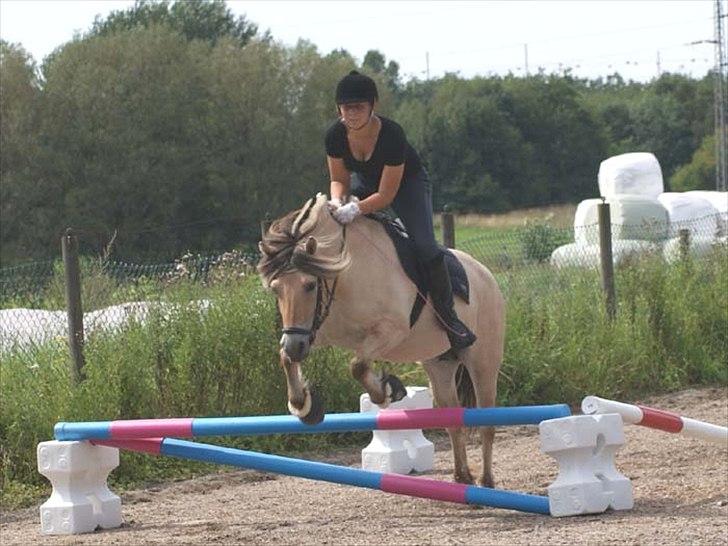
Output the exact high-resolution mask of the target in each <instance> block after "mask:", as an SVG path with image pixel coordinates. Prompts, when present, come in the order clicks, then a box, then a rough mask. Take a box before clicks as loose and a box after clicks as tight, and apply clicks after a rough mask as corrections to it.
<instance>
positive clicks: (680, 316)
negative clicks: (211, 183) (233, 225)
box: [0, 250, 728, 506]
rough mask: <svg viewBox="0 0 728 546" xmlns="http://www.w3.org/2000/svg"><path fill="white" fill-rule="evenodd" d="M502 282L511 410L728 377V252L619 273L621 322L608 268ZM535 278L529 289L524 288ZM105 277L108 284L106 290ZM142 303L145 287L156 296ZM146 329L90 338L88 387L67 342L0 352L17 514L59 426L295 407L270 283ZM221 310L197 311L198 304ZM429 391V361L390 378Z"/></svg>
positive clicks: (329, 396) (138, 466)
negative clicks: (38, 453) (605, 295)
mask: <svg viewBox="0 0 728 546" xmlns="http://www.w3.org/2000/svg"><path fill="white" fill-rule="evenodd" d="M525 272H526V270H522V271H520V272H519V271H517V270H513V271H508V272H504V273H502V274H499V281H500V282H501V285H502V286H503V288H504V291H505V293H506V296H507V301H508V310H507V311H508V317H507V334H506V335H507V339H506V353H505V359H504V363H503V367H502V374H501V378H500V382H499V403H500V404H504V405H513V404H529V403H547V402H567V403H572V404H574V403H577V402H578V401H579V400H580V399H581V397H583V396H584V395H586V394H589V393H597V394H600V395H604V396H615V397H624V398H626V399H629V398H632V397H639V396H643V395H645V394H647V393H649V392H656V391H665V390H670V389H676V388H679V387H683V386H686V385H690V384H699V383H711V384H715V383H718V384H726V383H727V382H728V367H727V366H726V355H727V354H728V290H726V283H727V281H728V259H726V254H725V251H724V250H721V251H716V253H715V255H713V256H711V257H710V258H707V259H702V260H700V261H688V262H684V263H681V264H677V265H674V266H667V265H665V264H664V263H662V262H661V261H658V260H656V259H655V260H651V259H648V260H644V261H640V262H635V263H632V264H630V265H628V266H626V267H623V268H621V269H619V270H618V271H617V297H618V313H617V318H616V320H615V321H614V322H610V321H608V320H607V319H606V318H605V317H606V314H605V312H604V308H603V300H602V296H601V291H600V288H599V278H598V275H597V273H596V272H593V271H589V270H571V271H564V270H561V271H555V270H553V269H551V268H550V267H549V266H546V265H538V266H531V267H529V268H528V278H527V280H524V279H526V276H525ZM521 281H522V282H521ZM98 282H99V283H101V282H102V281H98ZM144 292H145V295H146V294H147V293H148V291H146V290H145V291H144ZM161 293H162V294H163V296H162V298H163V300H164V302H165V303H166V304H167V305H165V306H160V307H159V308H158V309H157V310H156V311H154V312H153V313H151V315H150V316H149V317H148V318H147V320H146V321H145V322H144V324H140V323H139V322H133V321H132V322H129V323H127V324H126V325H125V327H124V328H123V329H122V330H121V331H115V332H110V331H106V332H104V331H98V332H96V333H95V334H94V335H92V336H91V337H90V338H89V339H88V340H87V344H86V348H85V354H86V373H87V379H86V381H85V382H84V383H83V384H82V385H81V386H80V387H77V388H74V387H73V386H72V380H71V375H70V369H71V367H70V363H69V357H68V350H67V347H66V344H65V340H62V339H59V340H55V341H53V342H51V343H48V344H46V345H44V346H42V347H39V348H37V349H36V350H35V351H34V352H33V353H27V352H14V353H5V354H2V355H0V379H1V380H0V400H1V401H2V411H1V412H0V473H1V474H0V486H1V487H2V498H0V502H2V503H3V504H4V505H5V506H11V505H15V504H17V503H18V502H21V501H22V499H23V498H25V493H26V492H27V491H28V490H30V491H31V493H33V492H34V491H37V488H38V487H39V486H41V485H42V484H43V483H44V482H43V480H42V478H40V476H38V474H37V472H36V462H35V446H36V444H37V443H38V442H40V441H44V440H48V439H50V438H51V437H52V427H53V425H54V423H56V422H57V421H75V420H111V419H120V418H125V419H127V418H136V417H168V416H233V415H260V414H279V413H285V412H286V391H285V378H284V375H283V373H282V371H281V370H280V369H279V365H278V361H277V351H278V345H277V341H278V336H279V333H278V330H277V325H276V312H275V304H274V301H273V299H272V297H271V296H270V295H269V294H267V293H265V292H264V291H263V290H262V288H261V286H260V282H259V280H258V279H257V277H255V276H253V275H248V276H244V277H240V276H239V275H234V276H229V277H225V278H224V279H223V280H222V281H221V282H218V283H211V284H209V285H201V284H199V283H192V282H180V283H175V284H173V285H172V286H167V287H166V288H165V289H164V290H163V291H162V292H161ZM203 299H204V300H208V301H209V302H211V303H210V305H209V306H207V307H203V311H200V305H199V304H197V303H196V304H194V305H193V304H191V303H190V302H199V301H200V300H203ZM347 361H348V355H347V354H346V352H345V351H342V350H337V349H321V350H316V351H314V352H313V354H312V355H311V357H309V359H308V360H307V362H306V364H305V367H304V370H305V374H306V375H307V377H308V378H309V379H310V381H311V382H312V383H314V384H316V385H317V386H318V387H319V389H320V391H321V394H322V396H323V398H324V400H325V403H326V409H327V410H328V411H332V412H340V411H356V410H357V406H358V396H359V393H360V392H361V387H360V386H359V385H358V384H357V383H356V382H355V381H354V380H353V379H352V378H351V377H350V375H349V371H348V366H347V365H346V362H347ZM392 371H393V372H394V373H396V374H398V375H400V377H401V378H402V379H403V381H404V382H405V383H406V384H424V382H425V381H426V379H425V376H424V374H423V372H422V370H421V368H420V367H418V366H415V365H409V366H405V367H403V368H397V369H396V370H394V369H393V370H392ZM364 437H365V436H364V435H362V434H359V435H316V436H307V435H304V436H291V435H289V436H272V437H260V438H221V439H219V440H218V441H220V442H222V443H226V444H228V445H234V446H239V447H244V448H253V449H258V450H263V451H278V452H281V451H284V452H285V451H296V450H302V449H307V448H311V447H313V446H316V447H319V448H320V447H322V446H323V447H324V448H325V447H326V446H333V445H339V444H340V443H342V442H349V443H351V442H357V443H359V444H363V443H364ZM122 460H123V462H122V466H121V468H120V469H119V470H118V471H117V472H115V473H114V477H115V478H114V479H115V480H117V482H124V483H127V482H130V483H139V482H140V481H145V480H157V479H161V478H165V477H169V476H187V475H190V473H195V472H202V471H209V470H210V468H211V467H206V466H203V465H199V464H192V463H187V462H182V461H174V460H168V459H151V458H148V457H146V456H141V455H128V456H126V455H125V456H124V457H123V459H122Z"/></svg>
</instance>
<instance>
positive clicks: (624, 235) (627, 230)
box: [574, 194, 670, 245]
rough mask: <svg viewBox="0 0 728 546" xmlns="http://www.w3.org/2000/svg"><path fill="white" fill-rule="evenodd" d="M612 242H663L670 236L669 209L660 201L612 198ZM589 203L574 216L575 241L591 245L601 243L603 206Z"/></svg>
mask: <svg viewBox="0 0 728 546" xmlns="http://www.w3.org/2000/svg"><path fill="white" fill-rule="evenodd" d="M606 201H607V203H609V215H610V217H611V223H612V240H613V241H616V240H638V241H662V240H664V239H666V238H667V236H668V228H669V223H670V220H669V216H668V213H667V209H666V208H665V207H664V206H663V205H662V204H661V203H660V202H659V201H658V200H657V199H654V198H651V197H645V196H642V195H621V194H619V195H614V196H612V197H610V198H608V199H607V200H606ZM601 202H602V200H601V199H586V200H585V201H582V202H581V203H579V206H577V207H576V213H575V214H574V240H575V241H576V242H577V243H580V244H584V245H590V244H596V243H598V242H599V208H598V207H599V204H600V203H601Z"/></svg>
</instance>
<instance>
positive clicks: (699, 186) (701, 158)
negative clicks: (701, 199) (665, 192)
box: [670, 135, 715, 191]
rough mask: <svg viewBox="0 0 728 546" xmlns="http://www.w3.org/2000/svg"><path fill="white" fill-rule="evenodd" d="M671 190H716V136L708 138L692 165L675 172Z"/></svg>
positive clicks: (695, 155) (684, 166)
mask: <svg viewBox="0 0 728 546" xmlns="http://www.w3.org/2000/svg"><path fill="white" fill-rule="evenodd" d="M670 188H671V189H672V190H673V191H689V190H714V189H715V135H708V136H706V137H705V138H704V139H703V143H702V144H701V145H700V148H698V149H697V150H696V151H695V153H694V154H693V158H692V160H691V161H690V163H687V164H685V165H682V166H681V167H679V168H678V169H677V170H676V171H675V174H673V175H672V178H670Z"/></svg>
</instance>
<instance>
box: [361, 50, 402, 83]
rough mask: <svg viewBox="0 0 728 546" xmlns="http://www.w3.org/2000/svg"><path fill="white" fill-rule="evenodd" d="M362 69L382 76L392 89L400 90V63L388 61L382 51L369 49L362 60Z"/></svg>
mask: <svg viewBox="0 0 728 546" xmlns="http://www.w3.org/2000/svg"><path fill="white" fill-rule="evenodd" d="M362 69H363V70H364V71H366V72H367V73H370V74H376V75H378V76H380V77H381V78H382V80H383V81H384V82H385V83H386V84H387V86H388V87H389V89H390V90H391V91H394V92H396V91H398V90H399V87H400V81H399V63H397V62H396V61H389V63H387V58H386V57H385V56H384V54H383V53H381V52H380V51H378V50H376V49H370V50H369V51H367V52H366V54H365V55H364V61H363V62H362Z"/></svg>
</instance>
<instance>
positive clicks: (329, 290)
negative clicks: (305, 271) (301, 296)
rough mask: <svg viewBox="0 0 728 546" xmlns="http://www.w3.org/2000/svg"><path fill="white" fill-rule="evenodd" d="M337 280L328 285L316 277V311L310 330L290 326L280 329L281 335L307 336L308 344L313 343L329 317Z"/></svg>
mask: <svg viewBox="0 0 728 546" xmlns="http://www.w3.org/2000/svg"><path fill="white" fill-rule="evenodd" d="M338 281H339V278H338V277H336V278H335V279H334V280H333V281H332V282H331V285H329V281H327V280H326V279H323V278H321V277H316V309H315V310H314V312H313V324H312V325H311V328H299V327H298V326H290V327H288V328H282V329H281V332H282V333H283V334H299V335H304V336H308V342H309V343H313V342H314V340H315V339H316V333H317V332H318V330H319V328H321V325H322V324H323V323H324V321H325V320H326V318H327V317H328V316H329V311H330V310H331V304H332V303H333V302H334V293H335V292H336V283H337V282H338Z"/></svg>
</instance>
